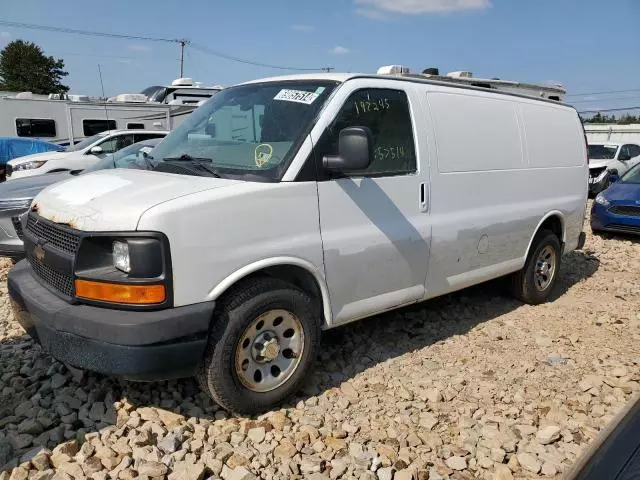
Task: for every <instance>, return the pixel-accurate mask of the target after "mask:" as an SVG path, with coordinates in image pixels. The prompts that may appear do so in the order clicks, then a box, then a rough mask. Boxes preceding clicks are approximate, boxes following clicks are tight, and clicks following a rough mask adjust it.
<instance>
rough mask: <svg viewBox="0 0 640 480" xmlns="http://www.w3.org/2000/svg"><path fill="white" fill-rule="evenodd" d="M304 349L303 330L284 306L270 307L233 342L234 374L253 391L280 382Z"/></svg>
mask: <svg viewBox="0 0 640 480" xmlns="http://www.w3.org/2000/svg"><path fill="white" fill-rule="evenodd" d="M303 351H304V330H303V328H302V324H301V323H300V320H298V317H296V316H295V315H294V314H293V313H291V312H289V311H287V310H279V309H278V310H269V311H268V312H265V313H263V314H262V315H260V316H259V317H257V318H256V319H254V320H253V321H252V322H251V324H250V325H249V327H248V328H247V329H246V330H245V331H244V333H243V334H242V336H241V337H240V340H239V341H238V344H237V345H236V355H235V369H236V376H237V377H238V379H239V380H240V382H241V383H242V385H244V386H245V387H246V388H247V389H249V390H251V391H253V392H269V391H271V390H275V389H276V388H278V387H280V386H281V385H283V384H284V383H285V382H286V381H287V380H289V378H291V375H293V373H294V372H295V371H296V370H297V368H298V366H299V365H300V361H301V359H302V353H303Z"/></svg>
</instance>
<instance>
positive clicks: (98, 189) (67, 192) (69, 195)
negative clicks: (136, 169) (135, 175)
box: [49, 175, 132, 205]
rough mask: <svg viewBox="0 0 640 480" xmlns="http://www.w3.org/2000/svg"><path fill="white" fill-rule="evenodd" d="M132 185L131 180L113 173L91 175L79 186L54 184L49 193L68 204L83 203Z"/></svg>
mask: <svg viewBox="0 0 640 480" xmlns="http://www.w3.org/2000/svg"><path fill="white" fill-rule="evenodd" d="M130 185H132V183H131V181H130V180H126V179H124V178H121V177H114V176H111V175H89V176H88V177H87V178H86V180H85V181H83V182H79V185H77V188H74V189H69V187H68V186H67V185H66V184H65V183H63V184H62V185H54V186H52V187H51V188H50V189H49V195H52V196H56V197H57V200H58V201H59V202H64V203H67V204H68V205H82V204H83V203H87V202H90V201H91V200H93V199H94V198H97V197H100V196H102V195H105V194H107V193H111V192H115V191H116V190H118V189H120V188H124V187H128V186H130Z"/></svg>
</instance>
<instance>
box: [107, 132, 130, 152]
mask: <svg viewBox="0 0 640 480" xmlns="http://www.w3.org/2000/svg"><path fill="white" fill-rule="evenodd" d="M129 145H133V135H119V136H117V137H111V138H110V139H108V140H105V141H104V142H102V143H100V144H99V146H100V147H101V148H102V152H103V153H114V152H117V151H118V150H121V149H123V148H124V147H128V146H129Z"/></svg>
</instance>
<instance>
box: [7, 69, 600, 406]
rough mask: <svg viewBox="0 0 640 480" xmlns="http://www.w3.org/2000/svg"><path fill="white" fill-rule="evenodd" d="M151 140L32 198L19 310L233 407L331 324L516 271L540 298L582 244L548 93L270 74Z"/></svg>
mask: <svg viewBox="0 0 640 480" xmlns="http://www.w3.org/2000/svg"><path fill="white" fill-rule="evenodd" d="M153 156H154V158H153V159H150V161H151V162H153V165H154V169H155V171H151V172H149V171H137V170H112V171H104V172H97V173H93V174H90V175H84V176H82V177H80V178H77V179H73V180H70V181H67V182H64V183H62V184H57V185H55V186H53V187H50V188H48V189H46V190H44V191H43V192H42V193H41V194H40V195H38V196H37V197H36V199H35V201H34V203H33V205H32V207H31V209H30V212H29V213H28V215H27V216H26V218H25V220H24V241H25V246H26V255H27V260H25V261H23V262H21V263H19V264H17V265H16V266H15V268H14V269H13V270H12V271H11V273H10V275H9V292H10V295H11V298H12V299H13V305H14V308H15V312H16V315H17V318H19V320H20V322H21V323H22V325H23V326H24V328H25V329H26V330H27V331H28V332H29V333H30V334H31V335H32V336H33V337H34V338H36V339H37V340H38V341H39V342H40V343H41V344H42V346H43V347H44V349H45V350H47V351H48V352H50V353H51V354H52V355H53V356H54V357H56V358H58V359H60V360H61V361H63V362H66V363H67V364H70V365H73V366H76V367H80V368H85V369H90V370H96V371H100V372H105V373H108V374H113V375H119V376H123V377H125V378H129V379H138V380H140V379H158V378H170V377H177V376H184V375H197V376H198V378H199V380H200V383H201V385H202V388H203V389H204V390H205V391H206V392H208V393H209V394H210V395H211V396H212V397H213V398H214V399H215V400H216V401H217V402H219V403H220V404H221V405H222V406H224V407H225V408H227V409H230V410H232V411H237V412H256V411H260V410H264V409H267V408H269V407H271V406H273V405H276V404H278V403H279V402H281V401H282V400H283V399H284V398H285V397H287V396H288V395H290V394H292V393H293V392H295V391H296V390H297V389H298V388H299V386H300V384H301V382H303V380H304V379H305V378H308V377H309V370H310V368H311V367H312V364H313V362H314V359H315V357H316V355H317V353H318V348H319V347H318V345H319V339H320V332H321V331H322V330H325V329H330V328H333V327H337V326H339V325H344V324H345V323H348V322H351V321H354V320H358V319H361V318H365V317H369V316H371V315H375V314H378V313H380V312H384V311H387V310H391V309H394V308H397V307H400V306H403V305H407V304H411V303H415V302H420V301H423V300H427V299H429V298H432V297H436V296H438V295H443V294H446V293H448V292H452V291H454V290H459V289H462V288H465V287H468V286H470V285H473V284H477V283H480V282H484V281H486V280H489V279H493V278H496V277H500V276H505V275H510V276H511V285H512V290H513V293H514V295H515V296H516V297H517V298H518V299H520V300H522V301H524V302H527V303H531V304H537V303H541V302H544V301H545V300H546V299H547V298H548V297H549V294H550V293H551V291H552V289H553V287H554V284H555V282H556V280H557V276H558V271H559V268H560V262H561V256H562V254H563V253H566V252H568V251H570V250H573V249H576V248H581V247H582V245H583V243H584V234H583V233H582V224H583V220H584V215H585V206H586V199H587V176H588V166H587V152H586V145H585V141H584V135H583V130H582V127H581V123H580V120H579V118H578V115H577V113H576V111H575V110H574V109H573V108H571V107H569V106H566V105H563V104H560V103H558V102H554V101H549V100H541V99H536V98H533V97H523V96H518V95H514V94H507V93H499V92H493V91H491V90H488V89H483V88H476V87H469V86H460V85H454V84H451V83H443V82H438V81H429V80H426V79H419V78H412V77H405V76H388V75H387V76H385V75H352V74H319V75H301V76H292V77H280V78H271V79H266V80H259V81H255V82H250V83H247V84H243V85H239V86H235V87H232V88H228V89H226V90H223V91H222V92H221V93H219V94H218V95H216V96H215V97H214V98H213V99H212V100H211V101H209V102H207V103H206V104H205V105H203V106H201V107H200V108H198V109H197V110H196V111H195V112H194V113H193V114H192V115H191V116H190V117H189V118H188V119H187V120H186V121H185V122H184V123H183V124H182V125H181V126H180V127H179V128H177V129H176V130H175V131H174V132H172V133H171V134H169V135H168V136H167V137H166V139H165V140H164V141H163V142H162V143H160V145H158V146H157V147H156V149H155V150H154V152H153Z"/></svg>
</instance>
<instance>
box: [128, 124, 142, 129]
mask: <svg viewBox="0 0 640 480" xmlns="http://www.w3.org/2000/svg"><path fill="white" fill-rule="evenodd" d="M127 130H144V123H127Z"/></svg>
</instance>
